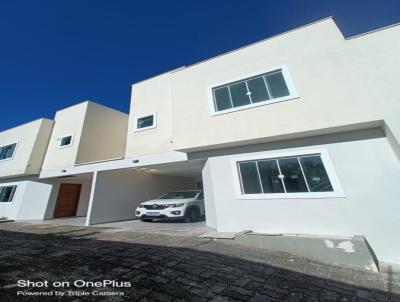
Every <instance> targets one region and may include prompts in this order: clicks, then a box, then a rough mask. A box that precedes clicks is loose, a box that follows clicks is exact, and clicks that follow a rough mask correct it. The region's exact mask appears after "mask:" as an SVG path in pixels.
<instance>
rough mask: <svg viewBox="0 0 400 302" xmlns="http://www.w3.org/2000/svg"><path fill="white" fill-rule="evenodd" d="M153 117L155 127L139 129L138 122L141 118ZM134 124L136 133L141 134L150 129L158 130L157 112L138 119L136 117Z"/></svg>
mask: <svg viewBox="0 0 400 302" xmlns="http://www.w3.org/2000/svg"><path fill="white" fill-rule="evenodd" d="M151 115H152V116H153V125H151V126H148V127H143V128H138V127H137V123H138V120H139V119H141V118H143V117H148V116H151ZM134 123H135V125H134V126H135V127H134V128H135V132H140V131H144V130H149V129H154V128H157V112H154V113H150V114H145V115H141V116H138V117H135V118H134Z"/></svg>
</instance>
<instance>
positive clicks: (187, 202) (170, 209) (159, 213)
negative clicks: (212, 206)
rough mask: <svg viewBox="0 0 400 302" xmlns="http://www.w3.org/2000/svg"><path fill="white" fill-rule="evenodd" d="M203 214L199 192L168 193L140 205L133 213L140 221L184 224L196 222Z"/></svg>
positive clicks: (201, 194) (201, 197)
mask: <svg viewBox="0 0 400 302" xmlns="http://www.w3.org/2000/svg"><path fill="white" fill-rule="evenodd" d="M204 213H205V210H204V197H203V191H201V190H190V191H174V192H169V193H167V194H165V195H163V196H161V197H160V198H158V199H153V200H149V201H145V202H143V203H141V204H140V205H139V206H138V207H137V208H136V211H135V215H136V217H137V218H139V219H140V220H142V221H152V220H154V219H184V221H185V222H196V221H198V220H199V219H200V217H201V216H203V215H204Z"/></svg>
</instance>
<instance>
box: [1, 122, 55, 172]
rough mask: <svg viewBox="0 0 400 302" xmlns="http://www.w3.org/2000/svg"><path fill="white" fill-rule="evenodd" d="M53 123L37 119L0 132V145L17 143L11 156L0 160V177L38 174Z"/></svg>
mask: <svg viewBox="0 0 400 302" xmlns="http://www.w3.org/2000/svg"><path fill="white" fill-rule="evenodd" d="M53 123H54V122H53V121H52V120H48V119H38V120H35V121H33V122H29V123H26V124H23V125H20V126H18V127H15V128H12V129H8V130H5V131H2V132H0V147H2V146H7V145H10V144H13V143H17V146H16V148H15V151H14V156H13V158H11V159H6V160H0V178H6V177H7V178H8V177H14V176H23V175H30V174H39V172H40V169H41V167H42V162H43V158H44V155H45V153H46V150H47V144H48V142H49V138H50V134H51V130H52V128H53Z"/></svg>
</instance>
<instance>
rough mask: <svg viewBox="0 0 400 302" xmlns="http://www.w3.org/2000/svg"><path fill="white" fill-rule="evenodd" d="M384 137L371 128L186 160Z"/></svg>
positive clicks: (212, 152)
mask: <svg viewBox="0 0 400 302" xmlns="http://www.w3.org/2000/svg"><path fill="white" fill-rule="evenodd" d="M382 137H385V133H384V132H383V130H382V129H381V128H372V129H365V130H357V131H347V132H342V133H334V134H325V135H320V136H313V137H306V138H298V139H291V140H287V139H286V140H283V141H282V140H281V141H275V142H269V143H262V144H254V143H253V144H248V145H245V146H239V147H230V148H221V149H217V150H210V151H199V152H193V153H188V159H199V158H207V157H212V156H223V155H233V154H240V153H251V152H260V151H271V150H281V149H290V148H300V147H307V146H316V145H328V144H335V143H340V142H351V141H359V140H367V139H374V138H382Z"/></svg>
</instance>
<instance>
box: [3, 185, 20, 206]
mask: <svg viewBox="0 0 400 302" xmlns="http://www.w3.org/2000/svg"><path fill="white" fill-rule="evenodd" d="M16 190H17V186H3V187H0V203H1V202H12V201H13V198H14V195H15V191H16Z"/></svg>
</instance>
